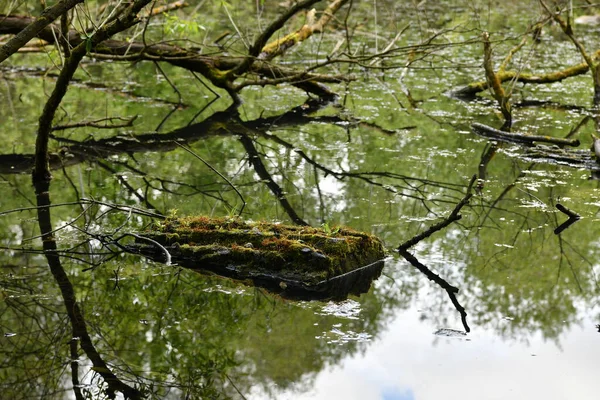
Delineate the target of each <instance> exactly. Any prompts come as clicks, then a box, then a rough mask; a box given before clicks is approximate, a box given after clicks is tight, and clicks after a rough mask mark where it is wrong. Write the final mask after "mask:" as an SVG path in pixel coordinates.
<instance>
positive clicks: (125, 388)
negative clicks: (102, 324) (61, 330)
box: [36, 182, 141, 399]
mask: <svg viewBox="0 0 600 400" xmlns="http://www.w3.org/2000/svg"><path fill="white" fill-rule="evenodd" d="M36 196H37V199H38V221H39V225H40V231H41V233H42V243H43V247H44V255H45V256H46V259H47V260H48V266H49V267H50V271H51V272H52V275H53V276H54V279H55V281H56V283H57V284H58V287H59V288H60V292H61V295H62V298H63V302H64V305H65V308H66V310H67V315H68V317H69V321H70V323H71V327H72V334H73V336H72V339H71V340H70V349H71V359H72V360H76V359H77V358H78V354H77V345H76V343H77V342H79V346H80V347H81V349H82V350H83V351H84V352H85V354H86V355H87V357H88V358H89V360H90V361H91V362H92V364H93V369H94V371H96V372H97V373H98V374H99V375H100V376H102V379H103V380H104V382H105V383H106V385H107V386H108V388H107V389H106V394H107V396H108V397H109V398H111V399H113V398H115V392H121V393H122V394H123V395H124V396H125V397H126V398H131V399H139V398H141V393H140V392H139V391H138V390H137V389H134V388H133V387H131V386H129V385H127V384H126V383H124V382H123V381H121V380H120V379H119V378H117V376H116V375H115V374H114V373H113V372H112V370H111V369H110V368H109V366H108V365H107V364H106V362H105V361H104V359H103V358H102V356H101V355H100V354H99V353H98V351H97V350H96V347H95V346H94V344H93V343H92V339H91V337H90V335H89V333H88V329H87V326H86V324H85V319H84V317H83V314H82V312H81V310H80V308H79V304H78V303H77V300H76V297H75V291H74V289H73V285H72V284H71V282H70V280H69V277H68V276H67V274H66V272H65V270H64V268H63V267H62V264H61V261H60V257H59V255H58V254H57V252H56V250H57V245H56V240H54V237H53V234H52V233H51V232H53V231H54V229H53V227H52V222H51V219H50V209H49V208H48V206H49V205H50V196H49V182H45V183H41V184H38V185H37V186H36ZM78 367H79V365H78V363H77V362H75V361H72V362H71V368H72V371H71V376H72V383H73V391H74V393H75V396H76V398H77V399H82V398H83V396H82V393H81V391H80V383H79V373H78Z"/></svg>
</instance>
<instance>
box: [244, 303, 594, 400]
mask: <svg viewBox="0 0 600 400" xmlns="http://www.w3.org/2000/svg"><path fill="white" fill-rule="evenodd" d="M598 311H599V310H598V309H596V310H588V314H587V315H598ZM424 312H426V311H423V310H417V309H416V308H411V309H408V310H405V311H401V312H400V313H399V314H398V315H396V317H395V318H394V319H393V320H392V321H390V324H389V325H388V327H387V329H386V330H385V332H382V334H381V335H379V336H378V337H377V338H374V339H373V340H372V341H371V343H370V345H369V346H368V347H367V349H366V352H365V353H364V354H355V355H352V356H349V357H348V358H346V359H344V360H342V361H341V362H340V363H339V364H338V365H334V366H330V367H328V368H325V369H324V370H322V371H320V372H319V373H318V375H317V377H316V379H315V380H314V381H313V386H312V387H310V388H305V390H306V392H294V393H277V394H275V395H274V398H276V399H278V400H279V399H317V400H326V399H327V400H329V399H345V400H352V399H356V400H358V399H361V400H363V399H364V400H428V399H434V400H439V399H461V400H488V399H492V400H493V399H503V400H504V399H511V400H519V399H527V400H530V399H534V400H535V399H544V400H570V399H577V400H588V399H589V400H591V399H597V398H598V393H599V390H600V380H599V378H598V377H599V376H600V362H599V360H600V333H598V332H596V329H595V324H597V323H599V322H600V321H593V320H592V319H591V318H588V319H584V321H583V323H582V324H581V325H574V326H572V327H570V328H568V329H566V330H565V333H563V335H561V336H560V338H559V342H560V348H559V347H557V345H556V344H555V343H554V342H550V341H544V339H543V338H542V336H541V335H539V334H536V333H532V334H531V335H530V336H529V337H527V338H517V339H503V338H502V337H500V336H498V335H497V334H496V333H495V332H494V331H493V330H487V329H486V328H484V327H480V326H476V325H472V326H471V328H472V333H471V334H469V336H468V337H467V338H466V339H464V338H446V337H438V336H435V335H433V332H434V331H436V330H437V329H438V328H456V329H459V328H460V322H458V321H453V322H450V323H449V325H448V326H436V325H435V324H434V323H433V322H432V321H431V320H428V319H425V320H423V319H422V316H423V313H424ZM498 323H500V324H510V323H511V321H510V320H502V321H499V322H498ZM341 329H343V327H342V328H341ZM522 339H523V340H522ZM524 339H526V340H524ZM333 345H340V344H333ZM250 398H257V399H258V398H264V396H260V395H258V396H257V397H252V396H251V397H250Z"/></svg>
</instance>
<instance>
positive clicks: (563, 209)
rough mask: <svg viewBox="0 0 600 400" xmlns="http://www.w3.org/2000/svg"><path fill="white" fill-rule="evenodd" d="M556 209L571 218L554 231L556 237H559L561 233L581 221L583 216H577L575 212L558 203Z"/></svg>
mask: <svg viewBox="0 0 600 400" xmlns="http://www.w3.org/2000/svg"><path fill="white" fill-rule="evenodd" d="M556 208H557V209H558V211H560V212H562V213H563V214H566V215H567V216H568V217H569V219H568V220H566V221H565V222H563V223H562V224H561V225H560V226H558V227H557V228H556V229H555V230H554V234H555V235H558V234H559V233H561V232H562V231H564V230H565V229H567V228H568V227H570V226H571V225H573V224H574V223H575V222H577V221H579V220H580V219H581V215H579V214H577V213H576V212H575V211H572V210H569V209H568V208H567V207H565V206H563V205H562V204H560V203H556Z"/></svg>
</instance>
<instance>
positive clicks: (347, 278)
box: [135, 217, 385, 300]
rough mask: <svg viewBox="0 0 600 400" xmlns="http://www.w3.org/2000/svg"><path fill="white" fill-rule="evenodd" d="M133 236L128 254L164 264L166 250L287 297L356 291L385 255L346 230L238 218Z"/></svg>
mask: <svg viewBox="0 0 600 400" xmlns="http://www.w3.org/2000/svg"><path fill="white" fill-rule="evenodd" d="M139 236H141V237H143V239H142V240H138V243H137V244H136V246H135V249H136V251H139V252H141V253H142V254H145V255H148V256H150V257H152V258H154V259H158V260H161V259H162V260H163V261H164V259H165V250H166V251H168V252H169V254H170V257H171V260H172V261H173V262H176V263H177V264H179V265H181V266H183V267H186V268H190V269H194V270H198V271H200V272H202V271H210V272H213V273H216V274H218V275H222V276H226V277H230V278H234V279H238V280H242V281H245V282H246V283H250V284H252V285H256V286H260V287H264V288H266V289H268V290H271V291H274V292H276V293H279V294H281V295H282V296H284V297H289V298H304V299H306V298H310V299H316V298H319V299H326V298H332V299H336V300H339V299H344V298H346V297H347V296H348V295H349V294H360V293H364V292H366V291H367V290H368V289H369V287H370V285H371V282H372V281H373V280H374V279H376V278H377V277H379V275H380V273H381V269H382V268H383V262H382V260H383V258H384V256H385V253H384V248H383V245H382V243H381V241H380V240H379V239H377V238H376V237H374V236H372V235H369V234H366V233H361V232H357V231H354V230H351V229H347V228H336V229H330V228H327V227H326V228H312V227H306V226H287V225H281V224H273V223H266V222H244V221H242V220H240V219H238V218H221V219H215V218H208V217H185V218H176V219H175V218H171V219H167V220H165V221H162V222H159V223H157V224H156V225H155V226H153V227H152V229H150V230H148V231H147V232H144V233H142V234H140V235H139ZM144 239H145V240H144ZM147 239H150V241H148V240H147ZM151 241H154V242H156V243H158V244H160V246H158V245H156V244H153V243H152V242H151ZM161 246H162V247H163V248H161Z"/></svg>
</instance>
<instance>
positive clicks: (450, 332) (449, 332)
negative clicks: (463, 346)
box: [433, 328, 467, 338]
mask: <svg viewBox="0 0 600 400" xmlns="http://www.w3.org/2000/svg"><path fill="white" fill-rule="evenodd" d="M433 334H434V335H436V336H445V337H455V338H458V337H465V336H467V333H466V332H463V331H459V330H456V329H450V328H441V329H438V330H437V331H435V332H433Z"/></svg>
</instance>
